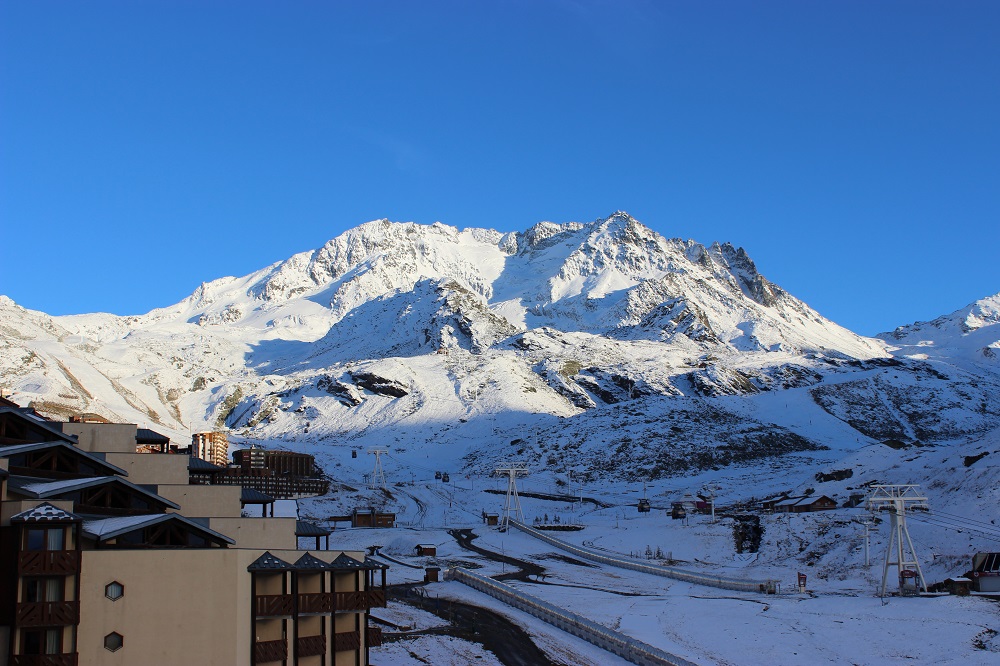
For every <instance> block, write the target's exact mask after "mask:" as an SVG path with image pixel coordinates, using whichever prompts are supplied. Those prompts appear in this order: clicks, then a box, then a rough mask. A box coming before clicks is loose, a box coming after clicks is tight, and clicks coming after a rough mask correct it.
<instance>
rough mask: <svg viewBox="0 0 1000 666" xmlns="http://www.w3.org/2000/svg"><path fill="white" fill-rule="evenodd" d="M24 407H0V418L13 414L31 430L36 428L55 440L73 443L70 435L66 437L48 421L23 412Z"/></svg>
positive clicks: (73, 438)
mask: <svg viewBox="0 0 1000 666" xmlns="http://www.w3.org/2000/svg"><path fill="white" fill-rule="evenodd" d="M25 409H26V408H24V407H2V406H0V416H2V415H4V414H13V415H14V416H15V417H16V418H20V419H21V420H23V421H24V422H26V423H28V424H30V425H31V426H32V427H33V428H38V429H41V430H45V431H47V432H48V433H49V434H51V435H53V436H54V437H55V439H59V440H63V441H66V442H71V443H74V442H76V438H75V437H73V436H72V435H67V434H66V433H64V432H63V431H62V430H60V429H58V428H56V427H55V426H53V425H52V423H51V422H50V421H46V420H44V419H42V417H40V416H35V415H34V414H31V413H29V412H26V411H25Z"/></svg>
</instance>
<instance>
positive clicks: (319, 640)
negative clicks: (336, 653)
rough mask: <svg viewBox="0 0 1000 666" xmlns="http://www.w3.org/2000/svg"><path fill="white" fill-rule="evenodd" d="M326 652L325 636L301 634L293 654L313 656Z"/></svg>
mask: <svg viewBox="0 0 1000 666" xmlns="http://www.w3.org/2000/svg"><path fill="white" fill-rule="evenodd" d="M318 654H319V655H322V654H326V636H302V637H300V638H299V640H298V643H297V644H296V646H295V656H297V657H313V656H316V655H318Z"/></svg>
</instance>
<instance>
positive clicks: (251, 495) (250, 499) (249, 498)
mask: <svg viewBox="0 0 1000 666" xmlns="http://www.w3.org/2000/svg"><path fill="white" fill-rule="evenodd" d="M240 501H241V502H243V503H244V504H271V503H272V502H274V498H273V497H271V496H270V495H266V494H264V493H262V492H260V491H259V490H255V489H253V488H243V490H242V492H240Z"/></svg>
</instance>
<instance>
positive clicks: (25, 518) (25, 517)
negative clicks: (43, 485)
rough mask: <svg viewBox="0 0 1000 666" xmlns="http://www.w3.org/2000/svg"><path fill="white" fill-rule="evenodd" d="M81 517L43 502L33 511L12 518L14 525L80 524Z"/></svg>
mask: <svg viewBox="0 0 1000 666" xmlns="http://www.w3.org/2000/svg"><path fill="white" fill-rule="evenodd" d="M80 520H81V518H80V516H78V515H76V514H75V513H70V512H69V511H63V510H62V509H60V508H57V507H54V506H52V505H51V504H49V503H48V502H42V503H41V504H39V505H38V506H36V507H35V508H33V509H28V510H27V511H22V512H21V513H19V514H16V515H14V516H11V518H10V522H12V523H78V522H80Z"/></svg>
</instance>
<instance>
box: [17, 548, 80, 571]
mask: <svg viewBox="0 0 1000 666" xmlns="http://www.w3.org/2000/svg"><path fill="white" fill-rule="evenodd" d="M79 572H80V551H78V550H26V551H22V552H21V553H19V554H18V556H17V573H18V574H20V575H22V576H68V575H71V574H75V573H79Z"/></svg>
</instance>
